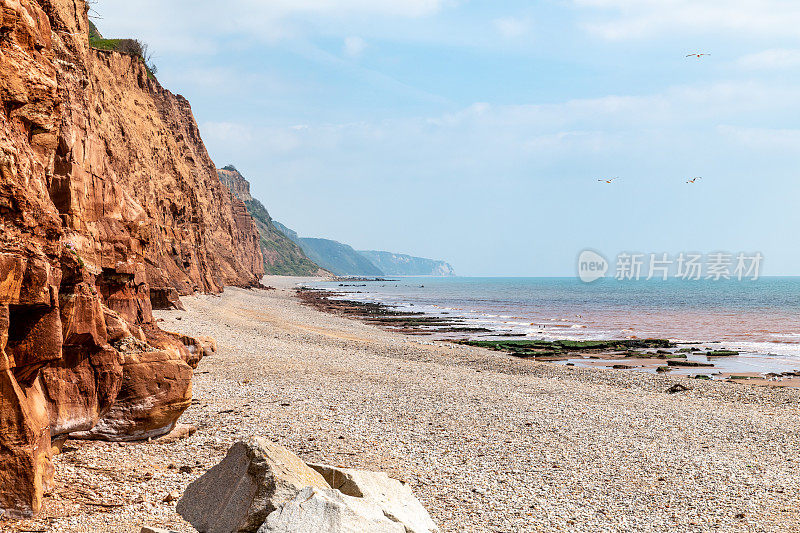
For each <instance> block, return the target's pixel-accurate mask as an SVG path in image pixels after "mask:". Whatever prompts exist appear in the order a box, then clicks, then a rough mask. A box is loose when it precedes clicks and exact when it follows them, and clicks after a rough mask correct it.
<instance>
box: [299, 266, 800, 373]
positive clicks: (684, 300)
mask: <svg viewBox="0 0 800 533" xmlns="http://www.w3.org/2000/svg"><path fill="white" fill-rule="evenodd" d="M340 284H341V282H324V283H318V284H315V286H316V287H319V288H325V289H331V290H337V291H342V292H347V293H348V294H347V298H349V299H354V300H361V301H369V302H381V303H385V304H390V305H395V306H398V307H400V308H401V309H408V310H413V311H422V312H425V313H428V314H431V315H443V316H450V317H454V316H455V317H462V318H463V319H465V321H466V322H467V323H469V324H474V325H476V326H480V327H484V328H488V329H491V330H493V331H496V332H497V333H498V334H499V333H513V334H517V335H520V336H525V337H527V338H531V339H543V340H555V339H578V340H580V339H627V338H636V337H638V338H652V337H655V338H668V339H671V340H675V341H679V342H680V341H683V342H702V343H708V344H712V343H715V344H716V343H717V342H719V343H721V344H723V345H724V346H726V347H729V348H731V349H737V350H740V351H742V352H744V353H747V354H752V355H761V356H765V355H773V356H781V357H780V359H781V360H786V361H785V362H786V363H787V364H789V365H795V367H797V368H800V366H798V365H799V364H800V278H795V277H792V278H762V279H760V280H758V281H712V280H703V281H685V280H675V279H673V280H669V281H662V280H652V281H617V280H614V279H603V280H599V281H597V282H594V283H588V284H587V283H583V282H581V281H580V280H578V279H575V278H400V279H399V280H398V281H391V282H388V281H387V282H345V283H344V285H350V286H344V287H342V286H340ZM355 285H358V286H355Z"/></svg>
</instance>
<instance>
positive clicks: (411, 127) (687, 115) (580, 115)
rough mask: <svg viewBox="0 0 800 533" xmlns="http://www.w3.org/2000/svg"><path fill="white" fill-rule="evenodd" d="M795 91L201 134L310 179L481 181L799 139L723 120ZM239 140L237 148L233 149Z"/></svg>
mask: <svg viewBox="0 0 800 533" xmlns="http://www.w3.org/2000/svg"><path fill="white" fill-rule="evenodd" d="M795 98H796V93H795V91H793V90H791V89H789V88H782V87H775V86H771V85H767V84H763V85H759V84H753V83H740V84H730V83H726V84H713V85H708V86H700V87H694V86H689V87H684V86H682V87H674V88H671V89H669V90H666V91H663V92H659V93H655V94H651V95H646V96H606V97H602V98H591V99H576V100H570V101H565V102H561V103H555V104H545V105H491V104H486V103H477V104H473V105H471V106H468V107H466V108H464V109H462V110H461V111H458V112H455V113H449V114H444V115H439V116H433V117H421V118H404V119H393V120H384V121H377V122H353V123H347V124H323V125H319V124H317V125H315V124H306V125H303V126H302V127H297V126H292V127H289V126H287V127H283V128H280V127H263V126H255V127H253V128H252V129H248V128H245V129H246V130H247V131H248V133H247V135H242V134H241V132H240V131H239V129H238V128H236V127H232V126H230V125H204V126H203V134H204V135H206V136H208V137H209V138H208V139H206V140H207V141H208V144H209V147H210V148H211V151H212V153H215V152H220V151H221V152H223V153H225V154H226V157H227V158H228V159H230V160H234V161H235V160H241V159H246V158H248V157H253V156H252V154H258V157H259V158H261V159H266V160H269V161H278V160H280V161H282V163H281V165H283V168H284V173H285V174H287V175H293V176H295V179H298V180H307V181H308V182H309V183H310V182H313V181H315V180H316V179H318V177H319V176H321V175H326V174H327V173H331V172H332V173H337V174H338V175H340V176H341V178H342V179H344V180H347V183H346V184H347V185H357V184H359V183H365V182H370V181H372V180H375V179H384V178H378V177H377V176H381V175H383V174H386V173H385V172H384V171H385V169H386V168H392V169H394V171H393V172H394V173H395V174H398V175H408V176H412V175H413V176H414V177H415V179H418V180H423V179H426V178H427V179H443V178H442V176H452V175H459V176H464V177H465V179H467V178H468V177H470V179H475V180H478V181H480V180H484V179H485V177H486V176H487V175H505V176H518V175H519V173H520V172H521V171H523V172H534V171H538V172H545V171H546V172H552V171H553V170H552V169H559V170H557V172H580V167H589V166H592V167H593V170H591V172H602V170H594V168H600V169H602V168H605V167H606V166H611V168H616V167H617V166H619V165H624V166H629V165H634V164H638V165H639V166H644V167H646V166H647V165H655V166H657V167H659V168H667V167H671V168H674V167H682V166H683V165H684V164H686V165H691V162H688V163H687V161H689V160H691V159H693V158H697V159H699V160H703V159H704V158H707V157H709V154H711V153H731V152H733V153H735V152H736V151H737V150H738V149H739V148H738V147H740V146H742V144H746V145H747V146H749V147H754V148H756V150H754V151H755V152H758V148H759V147H769V146H775V145H776V143H777V144H778V145H779V146H781V147H785V148H790V147H794V148H797V147H798V146H799V145H800V132H797V131H794V130H758V129H736V128H731V127H729V126H725V124H731V123H736V122H738V121H741V119H742V117H746V116H757V117H758V120H759V121H761V122H762V123H769V122H772V123H780V121H782V118H783V116H784V114H785V109H786V108H787V106H790V105H792V104H793V102H794V100H795ZM231 150H235V151H236V153H235V154H232V155H227V154H228V153H229V151H231ZM717 150H721V152H716V151H717ZM310 154H313V156H310ZM684 159H685V160H686V161H683V160H684ZM595 163H596V164H597V165H596V166H595ZM382 169H383V170H382ZM522 169H525V170H522ZM385 179H392V178H391V173H389V174H387V177H386V178H385ZM409 179H411V178H409Z"/></svg>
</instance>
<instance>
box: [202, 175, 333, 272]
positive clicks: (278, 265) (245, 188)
mask: <svg viewBox="0 0 800 533" xmlns="http://www.w3.org/2000/svg"><path fill="white" fill-rule="evenodd" d="M217 172H218V174H219V179H220V181H221V182H222V183H223V184H225V186H227V187H228V189H229V190H230V191H231V195H232V197H233V198H232V202H233V204H234V205H238V204H242V206H243V207H244V209H245V211H246V213H248V215H249V216H251V217H252V218H253V220H254V221H255V223H256V227H258V231H259V234H260V237H261V239H260V245H261V254H262V255H263V256H264V271H265V272H266V273H267V274H276V275H284V276H323V275H326V274H328V272H326V271H324V270H322V269H321V268H320V267H318V266H317V265H315V264H314V263H313V262H312V261H311V260H310V259H309V258H308V257H306V254H305V253H304V252H303V250H302V249H301V248H300V246H298V245H297V244H296V243H295V242H294V241H292V240H291V239H289V238H288V237H287V236H286V235H284V234H283V232H281V231H278V229H277V228H276V227H275V224H274V223H273V220H272V217H271V216H269V212H268V211H267V208H266V207H264V204H262V203H261V202H259V201H258V200H256V199H255V198H253V197H252V196H251V195H250V182H248V181H247V180H246V179H245V177H244V176H242V174H241V173H239V171H238V170H236V169H235V168H234V167H231V166H228V167H225V168H223V169H220V170H218V171H217Z"/></svg>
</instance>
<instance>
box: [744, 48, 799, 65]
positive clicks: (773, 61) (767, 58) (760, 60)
mask: <svg viewBox="0 0 800 533" xmlns="http://www.w3.org/2000/svg"><path fill="white" fill-rule="evenodd" d="M736 64H737V65H738V66H740V67H742V68H746V69H751V70H761V69H763V70H769V69H788V68H797V67H800V49H786V48H773V49H771V50H764V51H763V52H756V53H754V54H748V55H746V56H742V57H740V58H739V60H738V61H736Z"/></svg>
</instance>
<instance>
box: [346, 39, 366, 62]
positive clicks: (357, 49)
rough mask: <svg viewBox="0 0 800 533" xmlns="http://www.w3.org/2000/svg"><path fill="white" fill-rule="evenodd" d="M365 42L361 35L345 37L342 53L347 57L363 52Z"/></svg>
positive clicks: (356, 55)
mask: <svg viewBox="0 0 800 533" xmlns="http://www.w3.org/2000/svg"><path fill="white" fill-rule="evenodd" d="M366 48H367V43H366V41H364V39H362V38H361V37H345V39H344V53H345V55H347V56H349V57H358V56H360V55H361V54H363V53H364V50H366Z"/></svg>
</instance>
